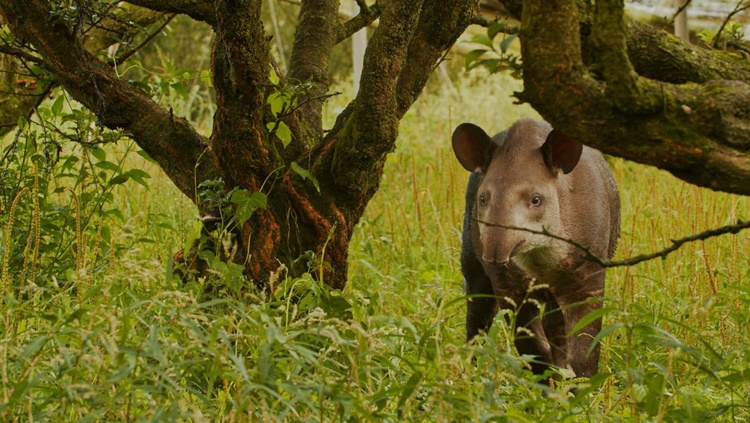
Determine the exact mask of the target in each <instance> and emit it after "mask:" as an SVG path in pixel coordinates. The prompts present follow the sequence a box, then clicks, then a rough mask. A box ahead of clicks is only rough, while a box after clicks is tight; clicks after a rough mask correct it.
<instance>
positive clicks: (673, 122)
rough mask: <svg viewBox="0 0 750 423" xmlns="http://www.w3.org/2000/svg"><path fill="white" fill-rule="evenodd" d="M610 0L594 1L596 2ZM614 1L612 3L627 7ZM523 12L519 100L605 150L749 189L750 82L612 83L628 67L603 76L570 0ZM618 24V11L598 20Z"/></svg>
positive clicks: (731, 188) (533, 2)
mask: <svg viewBox="0 0 750 423" xmlns="http://www.w3.org/2000/svg"><path fill="white" fill-rule="evenodd" d="M610 1H612V0H602V1H597V7H600V6H602V7H605V6H607V5H608V4H609V2H610ZM617 3H619V5H616V6H613V7H615V8H617V7H619V8H621V7H622V4H621V2H615V3H614V4H617ZM615 12H616V9H615ZM522 20H523V25H524V26H523V30H522V33H521V47H522V54H523V58H524V61H523V64H524V92H523V93H522V94H520V98H521V99H522V100H525V101H528V102H529V103H531V105H532V106H533V107H534V108H535V109H536V110H537V111H538V112H539V113H540V114H541V115H542V116H544V118H545V119H547V120H548V121H549V122H550V123H551V124H552V125H553V126H554V127H556V128H558V129H560V130H562V131H563V132H565V133H567V134H568V135H569V136H573V137H576V138H578V139H580V140H581V141H582V142H584V143H585V144H587V145H590V146H592V147H595V148H598V149H599V150H601V151H602V152H604V153H608V154H612V155H615V156H618V157H624V158H626V159H630V160H633V161H636V162H639V163H643V164H649V165H653V166H657V167H659V168H661V169H665V170H668V171H670V172H671V173H673V174H674V175H675V176H677V177H679V178H681V179H683V180H685V181H687V182H690V183H693V184H695V185H699V186H704V187H708V188H712V189H717V190H722V191H727V192H733V193H737V194H745V195H748V194H750V154H748V152H750V132H748V131H747V129H746V128H748V127H750V113H749V112H750V111H748V107H747V100H746V98H747V97H743V96H745V95H750V86H748V85H747V84H746V83H745V82H740V81H726V80H724V81H709V82H706V83H704V84H683V85H676V84H669V83H665V82H659V83H654V82H652V81H644V80H642V79H640V77H633V78H634V83H635V84H636V85H633V86H631V87H630V88H628V87H623V86H620V87H613V86H612V85H618V84H619V85H622V84H623V83H624V82H625V83H627V81H625V80H624V78H631V77H632V76H631V75H632V74H631V73H630V72H625V73H624V74H617V73H616V72H623V71H622V70H620V71H618V70H614V71H612V73H610V74H609V75H605V78H604V79H605V82H606V83H605V82H602V81H599V80H597V78H596V75H594V74H592V73H590V72H589V70H588V68H587V67H586V66H585V65H584V63H583V61H582V50H581V39H580V35H579V34H580V32H579V28H580V22H579V18H578V5H577V4H576V2H575V1H574V0H567V1H558V2H554V3H549V2H545V1H542V0H526V1H525V2H524V12H523V16H522ZM620 23H622V21H621V20H620V21H618V19H617V18H616V17H615V18H613V19H612V20H611V21H607V22H601V23H600V24H601V25H608V26H610V27H611V26H612V25H615V24H617V25H615V28H610V29H609V31H612V33H615V34H616V31H621V30H622V29H623V28H624V26H623V25H620ZM607 48H610V49H622V48H623V47H622V43H620V44H617V45H613V44H608V47H607ZM597 54H599V56H598V57H597V60H598V62H601V61H608V60H612V59H611V55H612V54H617V55H620V54H621V53H609V54H610V55H609V56H607V55H601V50H599V51H597V50H596V49H594V53H593V55H594V56H596V55H597ZM618 57H619V59H617V60H616V61H615V62H611V63H610V64H609V66H612V67H615V66H620V67H623V66H625V67H626V66H627V63H626V61H627V58H626V56H618ZM623 75H625V76H623ZM613 90H614V91H613ZM617 90H624V91H617ZM552 92H554V96H551V95H550V94H549V93H552ZM613 93H616V94H615V95H613ZM655 105H658V107H654V106H655Z"/></svg>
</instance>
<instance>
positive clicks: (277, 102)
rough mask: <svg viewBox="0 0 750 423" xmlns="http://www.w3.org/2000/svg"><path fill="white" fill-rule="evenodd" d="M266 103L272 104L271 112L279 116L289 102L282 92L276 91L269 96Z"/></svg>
mask: <svg viewBox="0 0 750 423" xmlns="http://www.w3.org/2000/svg"><path fill="white" fill-rule="evenodd" d="M266 103H268V105H269V106H271V114H273V116H274V117H277V116H278V115H279V113H281V111H282V110H283V109H284V104H286V103H287V99H286V97H284V96H282V95H281V93H280V92H278V91H274V92H272V93H271V94H270V95H269V96H268V100H266Z"/></svg>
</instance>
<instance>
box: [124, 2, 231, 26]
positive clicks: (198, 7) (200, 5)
mask: <svg viewBox="0 0 750 423" xmlns="http://www.w3.org/2000/svg"><path fill="white" fill-rule="evenodd" d="M127 2H128V3H130V4H134V5H136V6H141V7H145V8H147V9H151V10H155V11H157V12H163V13H179V14H183V15H187V16H190V17H191V18H193V19H195V20H197V21H201V22H205V23H207V24H209V25H211V26H216V8H215V7H214V2H213V1H212V0H127Z"/></svg>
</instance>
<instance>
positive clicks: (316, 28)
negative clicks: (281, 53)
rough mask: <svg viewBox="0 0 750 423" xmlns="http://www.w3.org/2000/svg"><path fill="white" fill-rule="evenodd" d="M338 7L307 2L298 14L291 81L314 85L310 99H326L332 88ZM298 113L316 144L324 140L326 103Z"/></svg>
mask: <svg viewBox="0 0 750 423" xmlns="http://www.w3.org/2000/svg"><path fill="white" fill-rule="evenodd" d="M338 7H339V2H338V1H337V0H307V1H304V2H303V3H302V5H301V7H300V10H299V22H298V24H297V32H296V34H295V36H294V45H293V46H292V55H291V60H290V64H289V74H288V77H289V79H290V80H292V81H299V82H305V81H310V82H312V83H313V88H312V90H310V92H309V93H308V96H309V98H315V97H320V96H322V95H325V93H326V92H327V91H328V87H329V86H330V84H331V81H330V80H329V78H328V70H329V64H330V59H331V53H332V52H333V47H334V46H335V45H336V44H337V42H338V41H337V39H338V36H339V34H338V31H337V29H338V28H339V25H340V24H339V20H338V15H337V12H338ZM299 111H300V113H299V115H300V117H301V119H300V120H301V122H302V124H303V125H304V126H305V127H306V129H307V131H309V133H310V134H311V135H313V136H312V138H314V139H315V140H316V141H319V140H320V139H322V137H323V101H322V100H318V101H309V102H306V104H305V105H304V106H303V107H301V108H300V110H299ZM297 142H301V140H298V141H297ZM290 153H295V152H290Z"/></svg>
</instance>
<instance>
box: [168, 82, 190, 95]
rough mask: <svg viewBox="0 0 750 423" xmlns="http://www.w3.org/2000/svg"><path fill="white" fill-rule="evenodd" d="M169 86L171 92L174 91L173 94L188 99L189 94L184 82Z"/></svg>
mask: <svg viewBox="0 0 750 423" xmlns="http://www.w3.org/2000/svg"><path fill="white" fill-rule="evenodd" d="M170 86H171V87H172V89H173V90H175V92H176V93H177V94H179V95H180V96H181V97H182V98H187V97H188V95H189V94H190V93H189V90H188V86H187V84H185V83H184V82H182V81H180V82H175V83H174V84H172V85H170Z"/></svg>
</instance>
